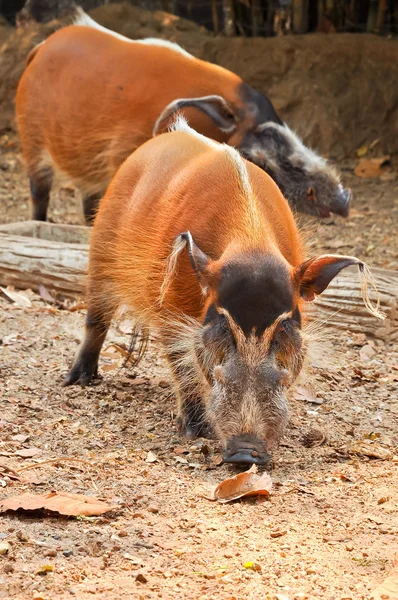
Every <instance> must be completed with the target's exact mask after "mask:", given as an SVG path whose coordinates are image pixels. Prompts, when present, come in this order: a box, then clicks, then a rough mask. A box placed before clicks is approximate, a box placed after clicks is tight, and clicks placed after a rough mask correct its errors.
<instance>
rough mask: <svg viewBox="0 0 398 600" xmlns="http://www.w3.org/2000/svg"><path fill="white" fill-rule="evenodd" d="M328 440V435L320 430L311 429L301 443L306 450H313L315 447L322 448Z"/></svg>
mask: <svg viewBox="0 0 398 600" xmlns="http://www.w3.org/2000/svg"><path fill="white" fill-rule="evenodd" d="M326 440H327V437H326V434H325V433H323V431H321V430H320V429H310V430H309V431H307V432H306V433H305V434H304V435H303V437H302V438H301V440H300V441H301V443H302V444H303V446H305V447H306V448H313V447H314V446H322V444H324V443H325V442H326Z"/></svg>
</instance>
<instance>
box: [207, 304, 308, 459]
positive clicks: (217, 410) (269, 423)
mask: <svg viewBox="0 0 398 600" xmlns="http://www.w3.org/2000/svg"><path fill="white" fill-rule="evenodd" d="M218 310H221V314H220V313H217V316H216V317H215V319H214V320H213V322H212V324H210V325H209V326H208V327H207V328H206V329H205V331H204V333H203V342H204V348H205V349H206V350H205V351H206V353H207V356H208V359H209V360H208V362H207V365H208V367H210V368H209V370H208V380H209V383H210V386H211V392H210V397H209V399H208V403H207V407H206V413H207V417H208V419H209V421H210V423H211V425H212V427H213V429H214V431H215V433H216V434H217V437H218V438H219V439H220V440H221V441H222V442H223V444H224V461H225V462H234V463H258V464H265V463H267V462H268V461H269V459H270V452H271V451H272V450H274V449H275V447H276V446H277V444H278V442H279V440H280V438H281V436H282V435H283V432H284V430H285V427H286V424H287V421H288V404H287V400H286V395H285V394H286V390H287V388H288V387H289V386H290V385H291V384H292V382H293V381H294V379H295V378H296V376H297V375H298V373H299V371H300V369H301V365H302V362H303V358H304V354H305V349H304V344H303V342H302V339H301V333H300V326H299V323H298V322H297V321H296V320H294V319H293V317H292V314H291V312H288V313H285V314H283V315H281V316H280V317H278V318H277V320H276V321H275V322H274V323H273V324H272V325H271V326H270V327H269V328H267V330H265V331H264V332H263V333H262V334H261V335H260V336H257V335H256V333H254V332H253V333H252V334H250V335H249V336H248V337H247V336H246V335H245V334H244V332H243V330H242V329H241V328H240V327H239V326H238V325H237V323H236V321H235V319H234V318H233V317H232V316H231V314H229V313H228V312H226V311H224V310H223V309H222V308H219V309H218ZM210 365H211V366H210Z"/></svg>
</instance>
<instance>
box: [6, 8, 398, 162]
mask: <svg viewBox="0 0 398 600" xmlns="http://www.w3.org/2000/svg"><path fill="white" fill-rule="evenodd" d="M90 14H91V15H92V17H93V18H94V19H95V20H96V21H98V22H99V23H101V24H102V25H104V26H106V27H109V28H110V29H114V30H115V31H117V32H119V33H122V34H123V35H126V36H127V37H130V38H143V37H148V36H155V37H161V38H164V39H170V40H172V41H176V42H178V43H180V44H181V45H182V46H183V47H184V48H186V49H187V50H188V51H190V52H192V53H193V54H194V55H195V56H198V57H200V58H204V59H206V60H209V61H212V62H215V63H217V64H220V65H222V66H224V67H227V68H228V69H231V70H232V71H235V72H236V73H238V74H239V75H240V76H242V77H243V78H244V79H245V80H246V81H247V82H248V83H249V84H251V85H252V86H253V87H255V88H257V89H258V90H260V91H262V92H263V93H265V94H266V95H269V97H270V98H271V99H272V101H273V103H274V104H275V107H276V108H277V110H278V111H279V112H280V115H281V116H282V118H283V119H285V120H286V121H287V122H288V123H289V125H290V126H291V127H292V128H294V129H296V130H297V131H298V133H299V134H300V135H301V136H302V137H303V139H304V141H305V142H306V143H307V144H309V145H312V146H314V147H316V148H317V149H319V150H320V151H321V152H323V153H325V154H328V155H330V156H341V155H347V154H349V153H351V152H352V151H354V150H356V149H357V148H358V147H359V146H361V145H363V144H366V143H370V142H372V141H374V140H375V139H376V138H380V142H379V145H378V148H379V149H380V151H383V152H390V153H393V152H398V136H397V133H398V111H397V107H398V88H397V86H396V83H395V82H396V81H397V79H398V62H397V61H396V56H397V48H398V42H397V41H396V40H389V39H385V38H380V37H376V36H372V35H364V34H362V35H361V34H358V35H355V34H335V35H333V34H331V35H328V36H325V35H323V34H313V35H306V36H288V37H280V38H268V39H266V38H255V39H253V38H251V39H248V38H233V39H226V38H222V37H218V38H217V37H214V36H213V35H212V34H210V33H209V32H207V31H206V30H205V29H203V28H202V27H200V26H198V25H196V24H195V23H192V22H191V21H187V20H185V19H180V18H178V17H175V16H174V15H170V14H168V13H164V12H161V11H156V12H151V11H147V10H144V9H141V8H138V7H133V6H129V5H127V4H109V5H107V6H103V7H100V8H97V9H94V10H93V11H91V12H90ZM58 27H60V23H59V22H57V21H53V22H51V23H47V24H42V25H39V24H35V25H30V26H27V27H26V28H22V29H19V30H15V31H14V33H13V34H12V35H10V36H9V37H8V39H7V42H6V44H5V45H4V46H3V48H2V49H1V50H0V108H1V110H0V128H5V127H12V128H14V127H15V122H14V95H15V89H16V86H17V83H18V80H19V78H20V76H21V74H22V72H23V69H24V65H25V59H26V56H27V54H28V52H29V50H30V49H31V48H32V47H33V46H34V45H35V44H36V43H38V42H39V41H42V40H43V39H45V38H46V37H47V36H48V35H50V33H52V32H53V31H54V30H55V29H56V28H58Z"/></svg>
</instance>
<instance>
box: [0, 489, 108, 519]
mask: <svg viewBox="0 0 398 600" xmlns="http://www.w3.org/2000/svg"><path fill="white" fill-rule="evenodd" d="M19 509H22V510H42V509H45V510H49V511H52V512H57V513H60V514H61V515H66V516H74V517H78V516H83V515H84V516H87V517H89V516H94V515H102V514H103V513H106V512H109V511H110V510H113V509H114V506H111V505H110V504H106V503H105V502H102V501H101V500H97V499H96V498H91V497H89V496H84V495H82V494H69V493H68V492H56V491H54V492H50V493H49V494H29V493H28V494H20V495H19V496H10V497H9V498H5V499H4V500H1V501H0V512H6V511H7V510H19Z"/></svg>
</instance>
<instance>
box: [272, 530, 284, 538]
mask: <svg viewBox="0 0 398 600" xmlns="http://www.w3.org/2000/svg"><path fill="white" fill-rule="evenodd" d="M286 533H287V531H284V530H283V531H271V533H270V536H271V537H272V538H278V537H281V536H282V535H286Z"/></svg>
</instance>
